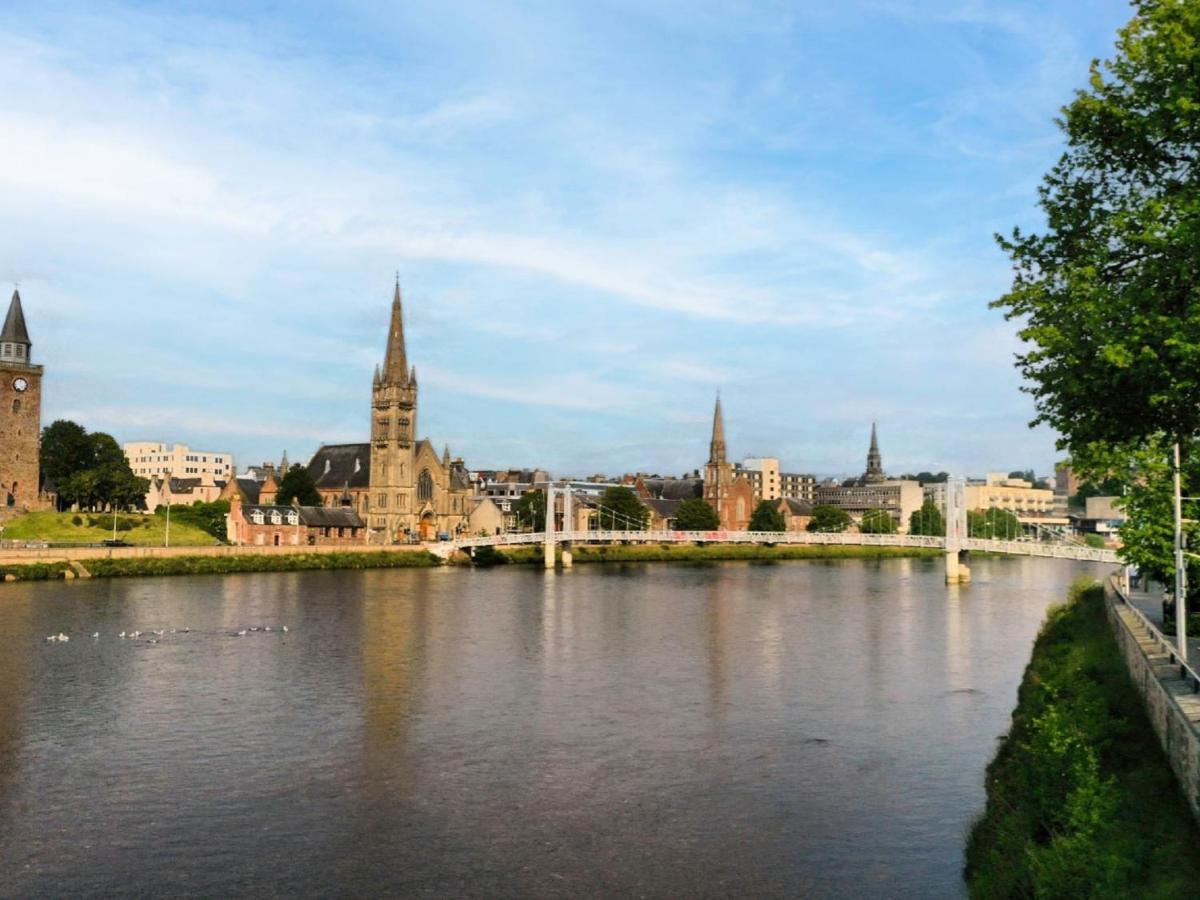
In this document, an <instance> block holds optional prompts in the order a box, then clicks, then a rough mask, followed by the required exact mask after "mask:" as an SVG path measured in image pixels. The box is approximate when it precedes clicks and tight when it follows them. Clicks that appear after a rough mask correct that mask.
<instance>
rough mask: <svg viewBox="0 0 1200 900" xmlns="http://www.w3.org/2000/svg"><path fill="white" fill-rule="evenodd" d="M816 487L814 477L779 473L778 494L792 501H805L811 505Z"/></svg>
mask: <svg viewBox="0 0 1200 900" xmlns="http://www.w3.org/2000/svg"><path fill="white" fill-rule="evenodd" d="M816 487H817V478H816V476H815V475H802V474H800V473H798V472H780V473H779V494H780V496H781V497H788V498H791V499H793V500H807V501H808V502H809V503H812V499H813V492H814V491H815V490H816Z"/></svg>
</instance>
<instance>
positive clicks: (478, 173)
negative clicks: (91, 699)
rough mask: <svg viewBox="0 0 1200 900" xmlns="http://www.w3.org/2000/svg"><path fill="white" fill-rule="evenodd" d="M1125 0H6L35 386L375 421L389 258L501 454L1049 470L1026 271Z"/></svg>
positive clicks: (98, 416)
mask: <svg viewBox="0 0 1200 900" xmlns="http://www.w3.org/2000/svg"><path fill="white" fill-rule="evenodd" d="M1130 15H1131V10H1130V8H1129V6H1128V5H1127V3H1125V2H1116V0H1008V2H1004V0H992V2H971V0H846V2H841V3H837V4H831V3H827V2H804V0H797V2H793V3H776V2H769V0H768V2H757V3H750V2H740V0H720V2H705V0H688V2H686V3H685V2H682V0H656V2H647V0H628V2H626V0H618V2H611V0H593V2H587V3H569V2H565V0H554V2H522V3H510V2H502V0H479V2H475V0H463V2H452V3H444V2H443V3H436V4H434V3H417V2H413V3H403V4H401V3H392V4H385V3H370V2H345V3H339V4H337V5H336V6H334V5H329V6H326V5H319V4H313V3H309V2H305V0H289V2H270V3H255V2H227V3H225V2H210V3H203V4H192V3H184V2H171V3H156V2H140V3H110V2H104V0H88V2H77V3H71V2H66V3H56V2H52V0H37V2H21V0H15V2H14V0H0V45H2V46H3V52H2V53H0V288H3V289H4V294H3V296H4V297H7V295H8V294H9V292H10V291H11V284H12V283H19V284H20V291H21V296H22V300H23V303H24V307H25V313H26V317H27V320H28V323H29V328H30V332H31V335H32V339H33V341H34V356H35V360H36V361H37V362H40V363H41V364H43V365H44V366H45V367H46V374H45V386H44V393H45V396H44V403H43V412H42V414H43V424H48V423H49V422H50V421H52V420H54V419H58V418H69V419H74V420H76V421H78V422H80V423H81V424H83V425H84V426H85V427H87V428H88V429H89V430H98V431H107V432H109V433H111V434H113V435H114V436H115V437H116V438H117V439H118V440H120V441H126V440H161V441H166V442H172V443H173V442H176V441H182V442H185V443H188V444H189V445H191V446H192V447H195V448H197V449H202V450H212V451H226V452H232V453H233V454H234V455H235V457H236V458H237V461H238V463H239V466H240V467H244V466H246V465H250V464H256V463H259V462H261V461H263V460H267V459H272V460H274V459H278V458H279V456H280V455H281V453H282V451H283V450H285V449H286V450H287V451H288V455H289V457H290V458H291V459H292V460H300V459H307V457H308V455H309V454H311V453H312V452H313V450H315V449H316V448H317V447H318V446H319V445H320V444H322V443H338V442H346V441H361V440H366V438H367V434H368V424H369V404H370V390H371V377H372V373H373V370H374V366H375V365H376V364H377V363H379V362H381V361H382V358H383V353H384V344H385V340H386V334H387V323H388V315H389V310H390V303H391V297H392V290H393V283H394V279H395V278H396V275H397V273H398V274H399V278H400V284H401V289H402V292H403V296H404V304H405V320H406V328H407V335H408V354H409V359H410V360H411V361H412V362H413V363H414V364H415V365H416V367H417V370H418V378H419V383H420V408H419V422H418V424H419V430H420V432H421V433H422V435H423V436H428V437H429V438H431V439H432V440H433V441H434V443H435V444H436V446H437V447H438V448H439V449H440V448H441V447H442V446H443V445H444V444H449V446H450V448H451V452H452V453H453V454H454V455H456V456H458V455H461V456H463V457H464V458H465V459H466V461H467V464H468V466H470V467H472V468H494V467H508V466H540V467H544V468H548V469H550V470H551V471H552V472H554V473H555V474H558V475H588V474H591V473H609V474H617V473H621V472H625V471H646V472H659V473H664V474H665V473H676V474H678V473H683V472H686V471H690V470H692V469H695V468H698V467H701V466H703V463H704V461H705V459H706V458H707V453H708V439H709V430H710V423H711V417H712V408H713V401H714V397H715V396H716V394H717V392H718V391H720V395H721V397H722V404H723V407H724V414H725V424H726V437H727V442H728V446H729V453H730V456H731V457H732V458H734V459H740V458H742V457H744V456H751V455H769V456H778V457H779V458H780V460H781V462H782V466H783V469H784V470H785V471H795V472H812V473H816V474H818V475H836V474H853V473H857V472H861V471H862V469H863V468H864V466H865V459H866V451H867V443H868V440H869V435H870V428H871V422H872V421H878V423H879V436H880V445H881V449H882V452H883V458H884V464H885V467H886V468H887V470H888V471H889V472H891V473H893V474H899V473H902V472H914V471H918V470H922V469H928V470H931V471H938V470H943V469H944V470H947V471H950V472H952V473H954V474H980V473H983V472H985V471H989V470H997V469H1003V470H1006V471H1007V470H1013V469H1028V468H1033V469H1035V470H1036V471H1037V472H1038V473H1039V474H1043V473H1046V472H1048V471H1050V470H1051V468H1052V465H1053V462H1054V461H1055V460H1056V459H1057V458H1059V455H1060V454H1059V453H1058V452H1057V451H1056V449H1055V435H1054V434H1053V433H1052V432H1051V431H1049V430H1048V429H1046V428H1044V427H1039V428H1036V429H1030V428H1029V427H1028V423H1029V421H1030V420H1031V419H1032V418H1033V416H1034V415H1035V411H1034V407H1033V403H1032V400H1031V398H1030V397H1029V396H1028V395H1027V394H1025V393H1022V392H1021V390H1020V386H1021V379H1020V375H1019V373H1018V372H1017V371H1016V370H1015V368H1014V366H1013V354H1014V353H1016V352H1018V351H1019V349H1020V343H1019V341H1018V339H1017V337H1016V324H1015V323H1012V322H1006V321H1005V320H1004V317H1003V315H1002V314H1001V313H1000V312H999V311H997V310H992V309H989V307H988V303H989V301H991V300H993V299H995V298H996V297H998V296H1000V295H1002V294H1003V293H1004V291H1005V290H1006V288H1007V287H1008V285H1009V284H1010V281H1011V276H1010V269H1009V265H1008V261H1007V259H1006V257H1005V256H1004V255H1003V253H1001V251H1000V250H999V249H998V248H997V246H996V244H995V241H994V237H993V235H994V234H995V233H997V232H1002V233H1007V232H1009V231H1011V229H1012V228H1013V227H1014V226H1021V227H1022V228H1023V229H1030V228H1032V229H1037V228H1039V227H1041V224H1042V218H1041V215H1040V213H1039V210H1038V209H1037V206H1036V199H1037V194H1036V189H1037V185H1038V183H1039V181H1040V179H1041V177H1042V176H1043V174H1044V173H1045V172H1046V171H1047V170H1048V169H1049V167H1050V166H1051V165H1052V164H1053V163H1054V161H1055V160H1056V159H1057V157H1058V156H1059V154H1060V153H1061V152H1062V149H1063V140H1062V136H1061V133H1060V132H1059V130H1058V129H1057V127H1056V125H1055V124H1054V118H1055V116H1056V115H1057V113H1058V111H1059V109H1060V108H1061V107H1062V106H1063V105H1064V104H1065V103H1067V102H1069V101H1070V99H1071V98H1072V96H1073V92H1074V91H1075V90H1076V89H1078V88H1080V87H1082V86H1084V85H1085V84H1086V79H1087V73H1088V65H1089V62H1090V61H1091V60H1092V59H1093V58H1097V57H1100V58H1103V57H1106V56H1110V55H1111V53H1112V48H1113V42H1114V40H1115V37H1116V30H1117V29H1118V28H1119V27H1120V26H1121V25H1122V24H1123V23H1124V22H1125V21H1126V20H1128V18H1129V17H1130Z"/></svg>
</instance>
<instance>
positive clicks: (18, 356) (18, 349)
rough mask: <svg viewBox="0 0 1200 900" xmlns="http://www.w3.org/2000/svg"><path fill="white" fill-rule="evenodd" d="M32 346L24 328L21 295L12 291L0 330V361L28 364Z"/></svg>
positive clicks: (27, 332) (27, 330)
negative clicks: (2, 326) (6, 313)
mask: <svg viewBox="0 0 1200 900" xmlns="http://www.w3.org/2000/svg"><path fill="white" fill-rule="evenodd" d="M32 346H33V342H32V341H30V340H29V329H28V328H27V327H26V326H25V312H24V310H22V309H21V294H20V292H18V291H15V290H14V291H13V295H12V302H10V303H9V305H8V315H7V316H5V318H4V328H3V329H0V360H4V361H7V362H20V363H27V364H28V362H29V351H30V348H32Z"/></svg>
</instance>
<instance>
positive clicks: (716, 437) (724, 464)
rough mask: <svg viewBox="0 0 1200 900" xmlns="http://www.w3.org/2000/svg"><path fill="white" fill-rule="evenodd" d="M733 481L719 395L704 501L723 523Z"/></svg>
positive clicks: (710, 443) (705, 470) (705, 473)
mask: <svg viewBox="0 0 1200 900" xmlns="http://www.w3.org/2000/svg"><path fill="white" fill-rule="evenodd" d="M732 480H733V466H731V465H730V464H729V462H728V461H727V460H726V459H725V418H724V416H723V415H722V414H721V395H720V394H717V405H716V408H715V409H713V424H712V439H711V440H710V441H709V443H708V463H707V464H705V466H704V499H705V500H706V501H708V505H709V506H711V507H712V508H713V509H714V510H716V512H717V517H718V518H720V519H721V520H722V521H724V518H725V517H724V516H723V515H722V513H723V512H724V511H725V510H724V507H725V501H726V499H727V497H728V495H729V484H730V482H731V481H732Z"/></svg>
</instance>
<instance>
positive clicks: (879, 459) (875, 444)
mask: <svg viewBox="0 0 1200 900" xmlns="http://www.w3.org/2000/svg"><path fill="white" fill-rule="evenodd" d="M883 481H887V476H886V475H884V474H883V456H882V455H881V454H880V452H879V437H878V435H876V433H875V423H874V422H872V423H871V448H870V449H869V450H868V451H867V471H866V472H865V473H864V474H863V484H879V483H880V482H883Z"/></svg>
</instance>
